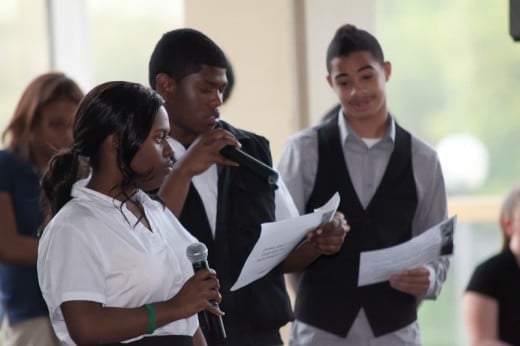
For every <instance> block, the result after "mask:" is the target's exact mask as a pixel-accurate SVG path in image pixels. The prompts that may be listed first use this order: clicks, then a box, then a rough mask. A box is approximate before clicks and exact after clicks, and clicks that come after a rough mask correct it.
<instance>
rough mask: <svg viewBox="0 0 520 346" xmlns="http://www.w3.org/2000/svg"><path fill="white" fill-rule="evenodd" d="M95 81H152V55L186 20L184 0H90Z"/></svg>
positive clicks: (89, 9)
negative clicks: (150, 71) (149, 78)
mask: <svg viewBox="0 0 520 346" xmlns="http://www.w3.org/2000/svg"><path fill="white" fill-rule="evenodd" d="M87 11H88V20H89V33H90V51H91V54H92V65H91V71H92V73H93V76H92V82H93V84H98V83H102V82H105V81H107V80H129V81H134V82H139V83H142V84H144V85H146V86H148V85H149V83H148V59H149V57H150V54H151V53H152V49H153V47H154V46H155V43H156V42H157V41H158V40H159V38H160V37H161V35H162V34H163V33H165V32H166V31H169V30H172V29H175V28H177V27H179V26H181V25H182V23H183V21H184V2H183V1H182V0H111V1H104V0H89V1H88V2H87Z"/></svg>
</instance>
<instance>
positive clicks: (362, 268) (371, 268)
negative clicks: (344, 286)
mask: <svg viewBox="0 0 520 346" xmlns="http://www.w3.org/2000/svg"><path fill="white" fill-rule="evenodd" d="M456 222H457V216H456V215H455V216H452V217H451V218H449V219H447V220H445V221H442V222H440V223H439V224H437V225H435V226H433V227H431V228H429V229H428V230H426V231H424V232H423V233H421V234H420V235H418V236H417V237H413V238H412V239H411V240H409V241H407V242H405V243H402V244H399V245H396V246H392V247H388V248H385V249H381V250H374V251H366V252H362V253H361V257H360V259H359V277H358V286H366V285H370V284H374V283H378V282H382V281H387V280H389V279H390V276H392V275H394V274H399V273H401V272H403V271H404V270H406V269H412V268H418V267H421V266H423V265H425V264H428V263H430V262H432V261H435V260H436V259H438V258H439V257H440V256H445V255H452V254H453V247H454V245H453V233H454V232H455V226H456Z"/></svg>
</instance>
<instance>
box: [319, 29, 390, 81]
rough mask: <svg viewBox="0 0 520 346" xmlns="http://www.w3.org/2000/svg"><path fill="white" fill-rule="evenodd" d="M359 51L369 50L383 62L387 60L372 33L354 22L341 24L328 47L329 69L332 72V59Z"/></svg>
mask: <svg viewBox="0 0 520 346" xmlns="http://www.w3.org/2000/svg"><path fill="white" fill-rule="evenodd" d="M359 51H368V52H370V54H372V56H373V57H374V58H376V60H377V61H379V62H380V63H381V64H384V62H385V57H384V55H383V49H382V48H381V45H380V44H379V42H378V41H377V39H376V38H375V37H374V36H373V35H372V34H370V33H369V32H368V31H365V30H362V29H358V28H357V27H356V26H355V25H352V24H345V25H342V26H340V27H339V29H338V30H336V33H335V34H334V37H333V38H332V41H330V43H329V47H328V49H327V61H326V64H327V71H328V72H329V73H330V62H331V61H332V59H334V58H338V57H341V56H347V55H349V54H351V53H354V52H359Z"/></svg>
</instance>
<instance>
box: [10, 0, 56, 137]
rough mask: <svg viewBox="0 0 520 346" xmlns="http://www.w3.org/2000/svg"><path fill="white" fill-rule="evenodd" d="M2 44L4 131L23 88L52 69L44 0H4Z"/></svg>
mask: <svg viewBox="0 0 520 346" xmlns="http://www.w3.org/2000/svg"><path fill="white" fill-rule="evenodd" d="M0 47H1V48H0V76H2V78H0V130H1V131H2V132H3V130H4V129H5V127H6V126H7V122H8V121H9V120H10V119H11V116H12V114H13V112H14V108H15V107H16V103H17V102H18V99H19V98H20V96H21V94H22V92H23V89H24V88H25V87H26V86H27V84H29V82H30V81H31V80H32V79H33V78H34V77H36V75H38V74H40V73H44V72H47V70H48V68H49V49H48V37H47V23H46V7H45V1H44V0H2V1H0ZM0 146H1V147H3V146H4V144H3V143H2V144H0Z"/></svg>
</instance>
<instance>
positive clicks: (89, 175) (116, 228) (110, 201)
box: [38, 82, 223, 345]
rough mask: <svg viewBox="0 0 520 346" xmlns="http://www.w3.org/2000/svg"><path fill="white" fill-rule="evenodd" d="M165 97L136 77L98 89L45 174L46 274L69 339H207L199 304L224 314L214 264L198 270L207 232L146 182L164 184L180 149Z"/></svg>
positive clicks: (42, 250)
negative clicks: (195, 253) (187, 223)
mask: <svg viewBox="0 0 520 346" xmlns="http://www.w3.org/2000/svg"><path fill="white" fill-rule="evenodd" d="M169 131H170V128H169V123H168V116H167V114H166V111H165V109H164V107H163V101H162V99H161V98H160V96H158V95H157V94H156V93H155V92H153V91H151V90H149V89H147V88H145V87H143V86H141V85H139V84H134V83H128V82H109V83H105V84H101V85H99V86H97V87H95V88H94V89H93V90H92V91H90V92H89V93H88V94H87V95H86V96H85V98H84V99H83V100H82V102H81V104H80V106H79V108H78V111H77V113H76V117H75V120H74V129H73V136H74V143H73V146H72V149H70V150H67V151H65V152H62V153H60V154H58V155H56V156H55V157H54V158H53V159H52V161H51V163H50V166H49V169H48V171H47V172H46V174H45V175H44V177H43V180H42V189H43V197H44V199H45V200H46V202H47V205H48V207H49V213H48V217H49V219H50V220H49V222H48V224H47V226H46V227H45V229H44V230H43V234H42V237H41V240H40V244H39V252H38V278H39V283H40V286H41V289H42V293H43V296H44V298H45V301H46V303H47V305H48V307H49V313H50V317H51V322H52V325H53V327H54V329H55V331H56V334H57V336H58V338H59V339H60V340H61V341H62V342H64V343H66V344H89V345H94V344H119V343H121V342H125V343H130V344H136V345H166V344H167V345H172V344H175V345H192V344H195V345H205V344H206V341H205V340H204V337H203V335H202V333H201V332H200V328H199V326H198V320H197V313H198V312H200V311H203V310H209V311H210V312H212V313H214V314H216V315H222V314H223V313H222V312H221V311H220V310H218V308H216V307H214V306H213V305H212V304H211V303H210V302H209V301H210V300H216V301H218V302H220V300H221V296H220V294H219V292H218V289H219V282H218V279H217V277H216V274H215V272H214V271H212V270H207V269H205V270H200V271H197V273H195V274H193V269H192V265H191V263H190V262H189V260H188V259H187V257H186V248H187V246H188V245H190V244H192V243H194V242H196V241H197V240H196V239H195V238H194V237H193V236H191V235H190V234H189V233H188V232H187V231H186V230H185V229H184V228H183V227H182V226H181V224H180V223H179V222H178V220H177V219H176V218H175V216H174V215H173V214H172V213H171V212H170V211H169V210H168V209H167V208H165V207H164V204H163V203H162V202H161V201H160V200H156V199H153V198H151V197H150V196H148V195H147V194H146V193H144V192H143V190H144V191H151V190H155V189H157V188H158V187H159V186H160V184H161V182H162V181H163V179H164V177H165V176H166V175H167V174H168V173H169V172H170V171H171V168H172V162H171V159H170V157H171V156H172V154H173V151H172V149H171V147H170V146H169V144H168V141H167V137H168V133H169Z"/></svg>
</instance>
